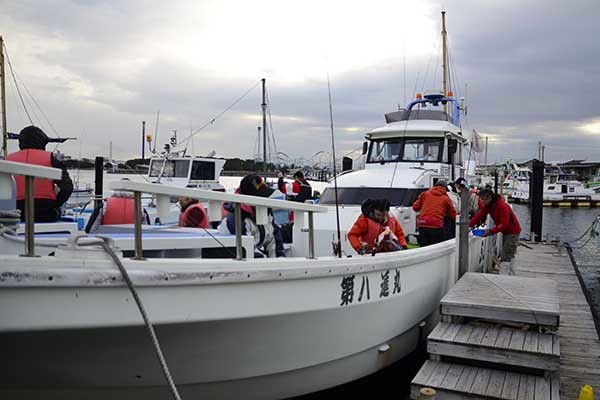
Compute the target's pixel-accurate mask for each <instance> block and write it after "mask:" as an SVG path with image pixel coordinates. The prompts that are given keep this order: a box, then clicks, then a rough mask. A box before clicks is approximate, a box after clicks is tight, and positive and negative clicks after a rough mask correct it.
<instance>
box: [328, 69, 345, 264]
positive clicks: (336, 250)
mask: <svg viewBox="0 0 600 400" xmlns="http://www.w3.org/2000/svg"><path fill="white" fill-rule="evenodd" d="M327 92H328V94H329V121H330V125H331V155H332V157H333V191H334V193H335V219H336V224H337V225H336V226H337V243H334V244H333V255H334V256H338V257H339V258H342V234H341V233H340V207H339V203H338V187H337V168H336V165H335V136H334V134H333V106H332V105H331V84H330V82H329V72H328V73H327Z"/></svg>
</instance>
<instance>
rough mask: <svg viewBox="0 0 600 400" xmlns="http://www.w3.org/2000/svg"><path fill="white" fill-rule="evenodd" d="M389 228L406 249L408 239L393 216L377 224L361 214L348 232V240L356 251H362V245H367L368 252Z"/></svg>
mask: <svg viewBox="0 0 600 400" xmlns="http://www.w3.org/2000/svg"><path fill="white" fill-rule="evenodd" d="M386 226H389V228H390V231H392V232H393V233H394V235H396V237H397V238H398V243H399V244H400V246H403V247H406V246H407V245H406V239H405V238H404V231H403V230H402V226H401V225H400V222H398V220H397V219H396V218H394V217H393V216H391V215H390V216H388V219H387V221H386V222H384V223H383V224H380V223H377V222H375V221H373V220H372V219H370V218H368V217H367V216H366V215H365V214H361V215H360V216H359V217H358V219H357V220H356V222H355V223H354V225H353V226H352V228H351V229H350V231H348V240H349V241H350V245H351V246H352V248H354V250H356V251H358V250H360V247H361V243H362V242H365V243H367V245H368V247H367V251H371V250H373V247H374V245H375V240H376V239H377V237H378V236H379V234H380V233H381V232H383V230H384V229H385V227H386Z"/></svg>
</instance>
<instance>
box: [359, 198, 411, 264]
mask: <svg viewBox="0 0 600 400" xmlns="http://www.w3.org/2000/svg"><path fill="white" fill-rule="evenodd" d="M361 210H362V214H361V215H360V216H359V217H358V219H357V220H356V222H355V223H354V225H353V226H352V228H351V229H350V231H348V240H349V241H350V245H351V246H352V248H353V249H354V250H356V252H357V253H358V254H365V253H372V254H375V253H379V252H388V251H397V250H404V249H406V248H408V247H407V244H406V239H405V238H404V231H403V230H402V226H401V225H400V222H398V220H397V219H396V218H395V217H394V216H392V215H389V211H390V202H389V201H388V200H386V199H376V200H372V199H367V200H365V201H364V203H363V204H362V207H361Z"/></svg>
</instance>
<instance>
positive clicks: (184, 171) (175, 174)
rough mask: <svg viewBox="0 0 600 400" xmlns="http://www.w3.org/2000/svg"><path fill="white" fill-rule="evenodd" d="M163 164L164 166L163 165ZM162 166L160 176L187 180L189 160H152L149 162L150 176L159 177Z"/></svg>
mask: <svg viewBox="0 0 600 400" xmlns="http://www.w3.org/2000/svg"><path fill="white" fill-rule="evenodd" d="M165 162H166V164H164V163H165ZM163 164H164V171H163V173H162V175H161V176H164V177H167V178H187V176H188V170H189V168H190V160H152V161H151V162H150V176H151V177H156V176H159V175H160V172H161V170H162V169H163Z"/></svg>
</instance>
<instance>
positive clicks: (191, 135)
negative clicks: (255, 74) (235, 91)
mask: <svg viewBox="0 0 600 400" xmlns="http://www.w3.org/2000/svg"><path fill="white" fill-rule="evenodd" d="M260 83H261V81H258V82H256V83H255V84H254V85H253V86H252V87H251V88H250V89H248V90H247V91H246V92H245V93H244V94H243V95H241V96H240V97H239V98H238V99H237V100H236V101H234V102H233V103H231V104H230V105H229V106H228V107H227V108H225V109H224V110H223V111H221V112H220V113H219V114H217V115H216V116H215V117H213V118H212V119H211V120H210V121H208V122H207V123H205V124H204V125H202V126H201V127H200V128H198V129H196V131H194V132H193V133H191V134H190V135H188V136H187V137H186V138H184V139H183V140H180V141H179V143H180V144H181V143H184V142H186V141H187V140H188V139H190V138H191V137H193V136H195V135H196V134H197V133H198V132H200V131H201V130H203V129H204V128H206V127H208V126H209V125H212V124H214V123H215V122H216V120H217V119H219V118H220V117H221V116H222V115H223V114H225V113H226V112H227V111H229V110H230V109H232V108H233V107H234V106H235V105H236V104H237V103H239V102H240V101H242V99H243V98H244V97H246V96H247V95H248V94H250V92H251V91H252V90H254V88H255V87H257V86H258V85H259V84H260ZM178 146H179V144H178V145H176V146H175V147H174V149H175V148H177V147H178Z"/></svg>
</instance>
